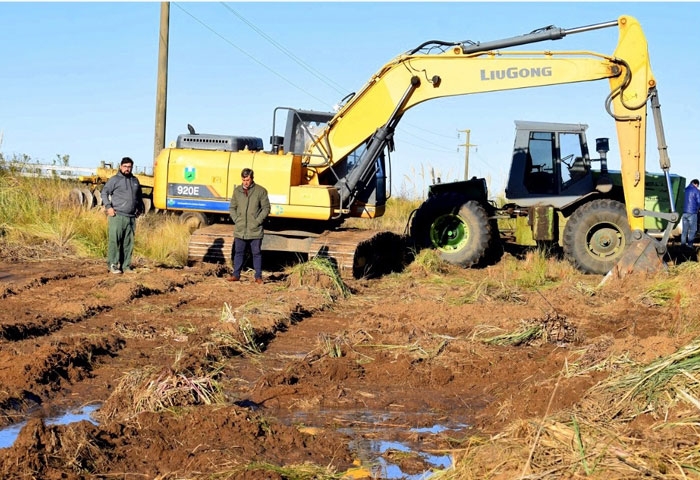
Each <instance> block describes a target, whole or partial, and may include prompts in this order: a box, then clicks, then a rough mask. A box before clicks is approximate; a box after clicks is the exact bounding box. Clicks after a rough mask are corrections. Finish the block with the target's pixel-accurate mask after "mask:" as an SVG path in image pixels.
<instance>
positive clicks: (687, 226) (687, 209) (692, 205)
mask: <svg viewBox="0 0 700 480" xmlns="http://www.w3.org/2000/svg"><path fill="white" fill-rule="evenodd" d="M698 186H700V180H698V179H697V178H695V179H693V180H691V181H690V185H688V186H687V187H686V189H685V202H684V203H683V217H682V222H683V231H682V232H681V246H683V247H687V248H693V242H694V241H695V234H696V233H697V231H698V209H700V189H698Z"/></svg>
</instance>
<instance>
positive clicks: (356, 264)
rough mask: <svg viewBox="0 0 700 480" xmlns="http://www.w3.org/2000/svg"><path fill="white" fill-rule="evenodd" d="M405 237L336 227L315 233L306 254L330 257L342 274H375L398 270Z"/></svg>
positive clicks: (370, 275) (362, 276)
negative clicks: (333, 229)
mask: <svg viewBox="0 0 700 480" xmlns="http://www.w3.org/2000/svg"><path fill="white" fill-rule="evenodd" d="M405 253H406V241H405V238H404V237H402V236H401V235H397V234H395V233H392V232H384V231H372V230H354V229H348V230H335V231H329V232H326V233H324V234H322V235H320V236H319V237H317V238H316V239H315V240H314V241H313V242H312V243H311V247H310V248H309V251H308V254H309V258H313V257H316V256H319V257H325V258H328V259H330V260H331V261H333V262H334V263H335V264H336V266H337V267H338V271H339V272H340V275H341V276H342V277H343V278H375V277H379V276H382V275H385V274H387V273H391V272H396V271H399V270H400V269H401V268H402V266H403V264H404V260H405Z"/></svg>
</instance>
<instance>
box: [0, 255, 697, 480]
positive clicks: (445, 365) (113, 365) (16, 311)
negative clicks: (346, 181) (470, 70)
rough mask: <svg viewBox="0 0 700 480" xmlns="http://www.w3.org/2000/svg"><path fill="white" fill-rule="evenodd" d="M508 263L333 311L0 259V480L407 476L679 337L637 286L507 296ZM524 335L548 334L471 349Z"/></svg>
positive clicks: (281, 287)
mask: <svg viewBox="0 0 700 480" xmlns="http://www.w3.org/2000/svg"><path fill="white" fill-rule="evenodd" d="M508 257H509V256H508V255H506V257H505V258H504V259H503V260H502V261H501V262H500V263H499V264H498V265H495V266H492V267H488V268H484V269H467V270H464V269H456V268H450V269H448V271H446V272H445V273H443V274H435V273H432V272H429V271H426V269H424V268H421V267H418V266H416V265H411V266H409V267H407V268H406V270H405V271H403V272H401V273H398V274H392V275H388V276H385V277H383V278H380V279H373V280H352V281H348V282H347V286H348V287H349V289H350V294H349V295H348V296H347V297H344V296H343V295H342V294H341V292H339V291H338V290H337V289H335V288H334V287H333V285H332V284H331V283H329V282H328V281H327V279H324V278H322V277H318V278H309V277H298V276H287V275H285V273H284V271H283V270H274V269H272V270H269V271H267V270H266V272H265V281H266V282H265V284H264V285H256V284H254V283H253V281H252V279H253V277H252V274H251V272H246V274H245V275H244V277H243V279H242V280H243V281H242V282H240V283H231V282H228V281H226V280H225V277H226V274H227V271H226V269H225V268H224V267H222V266H216V265H208V264H199V265H195V266H193V267H188V268H182V269H174V268H160V267H156V266H153V265H149V264H148V263H147V262H145V261H143V260H141V261H140V264H139V265H138V268H137V273H136V274H134V275H113V274H109V273H107V270H106V267H105V265H104V263H103V262H102V261H97V260H85V259H76V258H58V259H53V260H45V261H42V262H21V263H18V262H10V261H2V262H0V379H1V382H2V384H1V385H0V426H9V425H16V424H18V422H22V421H27V423H26V425H25V426H24V427H23V428H22V430H21V432H20V434H19V437H18V438H17V440H16V441H15V442H14V445H12V446H11V447H8V448H3V449H0V478H41V479H58V478H68V479H70V478H87V477H99V478H124V479H142V478H149V479H155V478H159V479H166V478H167V479H170V478H173V479H174V478H246V479H248V478H252V479H255V478H261V479H262V478H265V479H267V478H302V477H293V476H292V475H291V474H286V473H285V471H284V470H283V469H282V467H292V466H296V468H298V469H301V468H302V467H304V468H308V469H312V468H315V467H312V466H313V465H315V466H318V467H319V468H321V469H322V470H323V471H324V472H338V473H343V472H348V473H346V474H347V475H348V476H349V477H350V476H354V477H356V478H422V477H418V475H424V474H425V473H426V472H430V471H431V469H435V468H439V465H435V464H434V463H431V458H433V457H437V458H443V456H447V457H448V458H449V455H450V454H451V453H452V452H455V451H458V450H459V449H460V448H463V447H464V445H465V444H466V443H467V442H468V440H469V438H473V437H474V436H475V435H481V436H490V435H495V434H498V433H499V432H501V431H502V430H503V429H505V428H506V427H507V426H508V425H510V424H512V423H513V422H514V421H516V420H519V419H529V418H541V417H543V416H544V415H545V414H551V413H552V412H556V411H558V410H563V409H566V408H570V407H571V406H573V405H575V404H576V403H577V402H578V401H579V400H580V399H581V398H582V396H583V395H584V393H585V392H586V391H587V390H588V389H590V388H591V387H592V386H593V385H595V384H596V383H597V382H599V381H600V380H601V379H602V378H603V376H605V375H607V373H605V372H598V371H596V370H591V371H590V372H589V373H587V374H586V375H577V376H571V377H566V378H563V377H562V375H561V372H562V370H563V369H565V368H567V366H570V365H572V364H577V365H579V366H581V365H593V364H595V363H596V362H598V361H600V359H602V358H605V357H606V356H610V355H615V354H622V353H624V352H628V354H629V357H630V358H632V359H634V360H635V361H639V362H645V361H650V360H652V359H654V358H657V357H658V356H661V355H668V354H670V353H671V352H673V351H675V350H676V349H677V348H679V347H680V346H683V345H684V344H685V343H687V342H688V340H689V338H690V336H689V335H688V334H685V333H684V329H683V328H681V325H679V322H686V321H688V318H687V314H684V315H680V314H679V313H678V308H674V307H659V306H654V305H649V304H648V303H647V302H644V301H641V300H640V298H642V296H641V293H642V292H643V291H645V290H644V289H645V288H647V287H648V285H649V284H648V283H647V282H648V281H647V280H646V279H645V280H639V281H637V280H634V281H628V282H627V281H625V282H621V283H619V284H614V285H613V286H611V287H610V288H604V289H596V287H597V285H598V283H599V282H600V280H601V278H600V277H598V276H590V275H581V274H578V273H576V272H574V271H573V270H565V273H564V274H563V277H562V278H561V279H558V280H557V282H556V283H555V284H553V285H544V286H541V287H537V288H527V287H522V286H517V285H512V284H510V283H509V278H512V277H515V276H517V275H516V274H515V273H514V270H513V268H529V267H528V265H529V264H528V263H527V260H517V261H516V260H514V259H510V258H508ZM518 262H519V263H518ZM513 265H516V267H513ZM517 265H520V266H519V267H518V266H517ZM649 281H651V280H649ZM528 323H529V324H539V325H544V326H546V329H547V335H546V336H545V337H544V338H542V339H540V341H537V342H531V343H529V344H525V345H518V346H499V345H491V344H486V343H484V342H482V341H478V339H479V338H484V337H488V336H494V335H497V334H498V333H504V332H510V331H514V330H517V329H518V328H520V327H522V325H524V324H528ZM216 386H218V387H219V388H218V389H216V388H214V387H216ZM85 405H97V406H98V407H99V408H98V409H97V410H96V412H95V413H94V414H93V418H92V420H93V421H91V422H90V421H82V422H79V423H70V424H67V425H52V424H50V423H48V422H47V421H46V420H45V419H47V418H49V417H51V416H54V415H57V414H60V413H62V412H65V411H70V410H73V409H76V408H79V407H81V406H85ZM637 434H638V435H641V436H642V438H643V437H644V435H645V433H644V432H643V431H642V432H641V433H639V432H638V433H637ZM377 442H379V443H377ZM381 442H386V443H381ZM378 444H379V445H380V447H379V448H377V445H378ZM381 445H389V446H390V447H391V446H396V445H401V446H407V448H408V450H407V451H405V452H402V451H401V449H400V448H382V447H381ZM431 456H432V457H431ZM496 463H497V462H495V461H494V466H495V465H496ZM388 466H396V467H397V468H398V471H399V472H400V473H398V474H397V473H391V472H392V471H393V472H396V469H394V470H390V469H388ZM443 466H444V465H443ZM306 478H313V476H309V477H306Z"/></svg>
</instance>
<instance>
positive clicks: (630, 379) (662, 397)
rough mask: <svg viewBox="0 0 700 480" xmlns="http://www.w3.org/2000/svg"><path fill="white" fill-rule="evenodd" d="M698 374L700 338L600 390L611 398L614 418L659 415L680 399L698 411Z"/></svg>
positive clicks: (699, 387)
mask: <svg viewBox="0 0 700 480" xmlns="http://www.w3.org/2000/svg"><path fill="white" fill-rule="evenodd" d="M698 372H700V339H696V340H695V341H693V342H691V343H689V344H688V345H686V346H684V347H683V348H681V349H679V350H677V351H676V352H675V353H673V354H671V355H668V356H666V357H662V358H659V359H657V360H655V361H653V362H651V363H650V364H648V365H646V366H641V367H638V368H637V369H635V370H634V371H632V372H629V373H627V374H624V375H618V376H616V377H612V378H610V379H608V380H607V381H606V382H604V383H602V384H600V385H599V386H598V387H597V389H598V390H602V391H604V392H605V394H607V395H609V397H610V399H611V404H612V405H613V407H612V410H611V414H612V415H619V414H620V413H621V412H622V411H623V410H627V413H628V414H629V415H632V416H633V417H634V416H636V415H637V414H639V413H641V412H645V411H649V412H657V411H658V410H659V409H661V410H663V409H664V408H663V407H665V408H668V407H669V406H670V405H672V404H674V403H676V402H678V401H680V400H683V401H686V402H688V403H689V404H691V405H692V406H694V407H696V408H697V407H700V400H698V397H700V379H698V378H697V377H696V375H697V373H698Z"/></svg>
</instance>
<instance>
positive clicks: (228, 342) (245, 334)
mask: <svg viewBox="0 0 700 480" xmlns="http://www.w3.org/2000/svg"><path fill="white" fill-rule="evenodd" d="M221 322H224V323H227V324H231V325H234V326H235V327H236V328H237V329H238V332H237V334H238V335H236V336H234V335H232V334H230V333H227V332H220V331H215V332H213V333H212V337H213V338H214V339H215V340H216V341H217V343H219V344H220V345H224V346H226V347H232V348H233V349H235V350H236V351H238V352H240V353H241V354H250V355H259V354H260V353H261V350H260V343H259V340H258V336H257V334H256V333H255V329H254V328H253V325H252V324H251V323H250V321H249V320H248V319H247V318H245V317H243V318H241V319H237V318H236V316H235V315H234V313H233V311H232V310H231V306H230V305H229V304H228V303H224V306H223V308H222V310H221ZM237 337H240V339H239V338H237Z"/></svg>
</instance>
